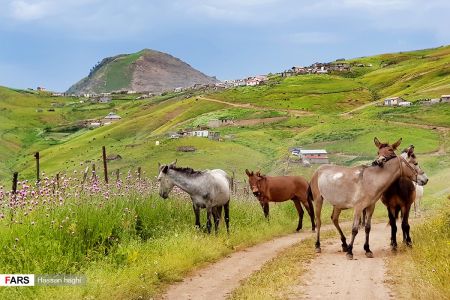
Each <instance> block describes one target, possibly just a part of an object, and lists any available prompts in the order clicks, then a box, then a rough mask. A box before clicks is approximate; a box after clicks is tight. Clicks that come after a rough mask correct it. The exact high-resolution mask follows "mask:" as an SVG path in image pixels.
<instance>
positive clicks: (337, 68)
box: [279, 62, 371, 77]
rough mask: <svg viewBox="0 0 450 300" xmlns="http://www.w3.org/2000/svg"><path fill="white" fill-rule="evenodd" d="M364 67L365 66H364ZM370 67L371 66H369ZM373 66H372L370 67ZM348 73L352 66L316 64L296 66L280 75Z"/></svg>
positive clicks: (338, 63) (339, 63)
mask: <svg viewBox="0 0 450 300" xmlns="http://www.w3.org/2000/svg"><path fill="white" fill-rule="evenodd" d="M363 66H364V65H363ZM368 66H369V65H368ZM370 66H371V65H370ZM333 71H334V72H348V71H350V64H348V63H343V62H336V63H319V62H318V63H314V64H312V65H310V66H309V67H297V66H294V67H292V68H290V69H289V70H286V71H284V72H281V73H279V74H280V75H281V76H282V77H290V76H296V75H305V74H327V73H329V72H333Z"/></svg>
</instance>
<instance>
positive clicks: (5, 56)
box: [0, 0, 450, 91]
mask: <svg viewBox="0 0 450 300" xmlns="http://www.w3.org/2000/svg"><path fill="white" fill-rule="evenodd" d="M449 11H450V1H448V0H435V1H433V0H428V1H422V0H410V1H407V0H335V1H332V0H248V1H246V0H229V1H218V0H210V1H208V0H203V1H202V0H172V1H164V0H155V1H152V0H148V1H145V0H127V1H122V0H110V1H100V0H36V1H31V0H13V1H5V0H0V85H3V86H9V87H16V88H28V87H31V88H35V87H36V86H44V87H47V88H48V89H51V90H56V91H64V90H66V89H67V88H69V86H70V85H72V84H73V83H75V82H77V81H78V80H80V79H81V78H82V77H84V76H86V75H87V74H88V72H89V69H90V68H91V67H92V66H93V65H95V63H96V62H97V61H99V60H101V59H102V58H104V57H107V56H113V55H116V54H120V53H132V52H136V51H139V50H141V49H143V48H150V49H155V50H159V51H163V52H167V53H170V54H172V55H174V56H176V57H178V58H180V59H182V60H184V61H186V62H187V63H189V64H190V65H191V66H193V67H194V68H197V69H199V70H200V71H202V72H204V73H206V74H208V75H215V76H217V77H218V78H219V79H232V78H241V77H245V76H249V75H257V74H265V73H268V72H276V71H281V70H284V69H287V68H289V67H291V66H293V65H309V64H311V63H313V62H316V61H331V60H334V59H336V58H341V57H345V58H352V57H359V56H366V55H373V54H380V53H386V52H397V51H406V50H414V49H423V48H430V47H436V46H441V45H447V44H450V25H449V24H448V18H449V16H448V13H449Z"/></svg>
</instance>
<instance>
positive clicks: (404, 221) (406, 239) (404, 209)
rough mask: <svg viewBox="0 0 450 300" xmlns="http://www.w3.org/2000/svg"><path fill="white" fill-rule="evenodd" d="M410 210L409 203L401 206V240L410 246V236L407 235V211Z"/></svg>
mask: <svg viewBox="0 0 450 300" xmlns="http://www.w3.org/2000/svg"><path fill="white" fill-rule="evenodd" d="M410 210H411V204H407V205H405V207H402V231H403V242H404V243H406V246H408V247H412V241H411V237H410V236H409V223H408V218H409V211H410Z"/></svg>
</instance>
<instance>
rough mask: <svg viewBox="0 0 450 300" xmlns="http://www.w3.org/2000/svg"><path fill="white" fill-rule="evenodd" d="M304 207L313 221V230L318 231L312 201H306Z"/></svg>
mask: <svg viewBox="0 0 450 300" xmlns="http://www.w3.org/2000/svg"><path fill="white" fill-rule="evenodd" d="M303 205H304V206H305V208H306V211H307V212H308V215H309V218H310V219H311V230H312V231H315V230H316V224H315V223H314V206H313V203H312V200H311V199H310V198H309V197H308V199H307V200H306V201H303Z"/></svg>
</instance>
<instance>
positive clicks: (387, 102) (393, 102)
mask: <svg viewBox="0 0 450 300" xmlns="http://www.w3.org/2000/svg"><path fill="white" fill-rule="evenodd" d="M400 102H404V100H403V99H402V98H400V97H391V98H386V99H384V105H385V106H397V105H398V104H399V103H400Z"/></svg>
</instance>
